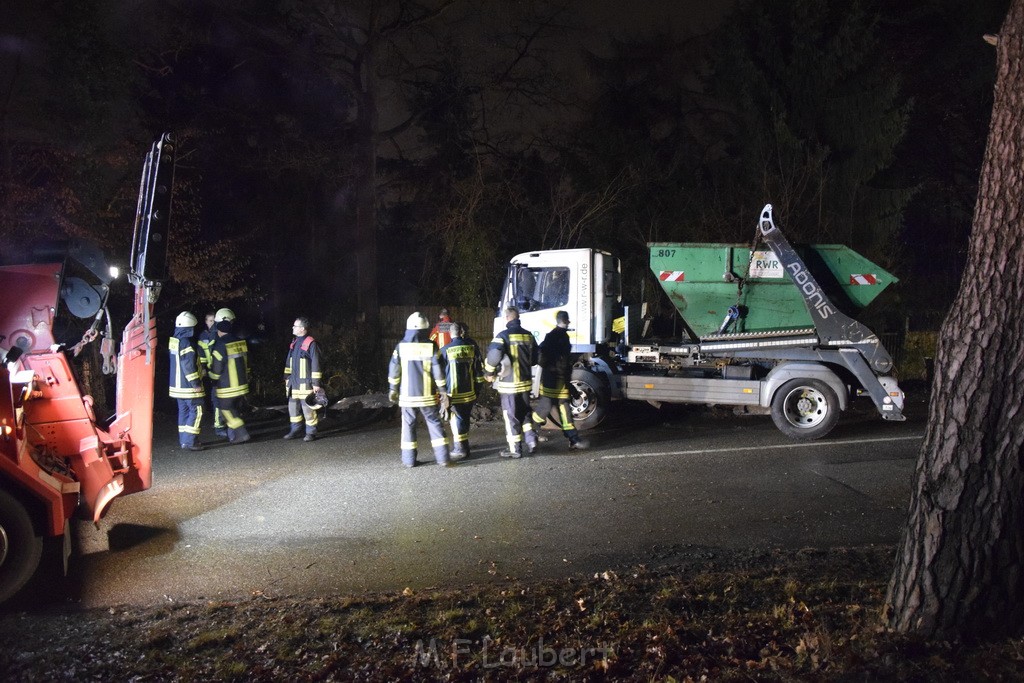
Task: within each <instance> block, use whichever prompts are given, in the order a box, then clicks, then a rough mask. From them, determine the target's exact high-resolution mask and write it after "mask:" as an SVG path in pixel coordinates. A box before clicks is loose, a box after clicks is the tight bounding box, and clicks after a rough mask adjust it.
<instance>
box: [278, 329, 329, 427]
mask: <svg viewBox="0 0 1024 683" xmlns="http://www.w3.org/2000/svg"><path fill="white" fill-rule="evenodd" d="M292 334H293V335H295V338H294V339H292V343H291V346H289V347H288V357H287V358H286V359H285V362H284V389H285V392H286V393H287V394H288V418H289V420H290V421H291V429H290V430H289V431H288V433H287V434H285V435H284V438H285V439H294V438H297V437H298V436H299V434H301V433H302V422H303V420H305V422H306V434H305V436H303V437H302V440H303V441H313V440H314V439H316V426H317V424H318V422H319V420H320V417H319V412H320V411H319V410H318V409H315V408H312V407H310V406H309V404H308V403H307V402H306V397H307V396H309V395H310V394H311V393H313V392H314V391H316V390H317V389H321V390H322V389H323V386H322V383H321V380H322V379H323V371H322V370H321V366H320V346H319V344H317V343H316V340H315V339H313V337H312V336H311V335H310V334H309V318H302V317H299V318H296V319H295V323H294V324H293V325H292Z"/></svg>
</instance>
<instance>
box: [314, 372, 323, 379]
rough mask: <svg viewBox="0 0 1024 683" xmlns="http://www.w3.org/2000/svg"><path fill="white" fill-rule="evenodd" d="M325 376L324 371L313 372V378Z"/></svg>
mask: <svg viewBox="0 0 1024 683" xmlns="http://www.w3.org/2000/svg"><path fill="white" fill-rule="evenodd" d="M323 376H324V373H322V372H314V373H313V379H322V378H323Z"/></svg>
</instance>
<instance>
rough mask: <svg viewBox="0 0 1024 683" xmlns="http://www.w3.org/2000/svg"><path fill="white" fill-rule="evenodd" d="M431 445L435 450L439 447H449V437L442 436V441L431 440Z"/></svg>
mask: <svg viewBox="0 0 1024 683" xmlns="http://www.w3.org/2000/svg"><path fill="white" fill-rule="evenodd" d="M430 445H431V447H433V448H437V447H438V446H447V445H448V437H446V436H442V437H441V438H440V439H431V440H430Z"/></svg>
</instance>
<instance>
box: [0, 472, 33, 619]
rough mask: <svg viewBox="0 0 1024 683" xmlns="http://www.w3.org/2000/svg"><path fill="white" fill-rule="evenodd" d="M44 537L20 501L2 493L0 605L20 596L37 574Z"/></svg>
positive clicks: (0, 516) (0, 510) (0, 519)
mask: <svg viewBox="0 0 1024 683" xmlns="http://www.w3.org/2000/svg"><path fill="white" fill-rule="evenodd" d="M42 552H43V537H42V536H39V535H38V534H36V530H35V529H34V528H33V526H32V519H31V518H30V517H29V515H28V511H27V510H26V509H25V506H24V505H22V504H21V502H20V501H18V499H17V498H15V497H14V496H12V495H11V494H9V493H7V492H6V491H0V602H4V601H5V600H7V599H8V598H10V597H11V596H12V595H14V594H15V593H17V592H18V591H19V590H20V589H21V587H22V586H24V585H25V584H26V583H28V580H29V579H30V578H32V575H33V574H35V571H36V568H37V567H38V566H39V558H40V556H41V555H42Z"/></svg>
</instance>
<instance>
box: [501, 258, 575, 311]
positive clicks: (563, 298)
mask: <svg viewBox="0 0 1024 683" xmlns="http://www.w3.org/2000/svg"><path fill="white" fill-rule="evenodd" d="M512 288H513V291H512V294H513V296H512V297H511V298H512V301H513V303H514V304H515V306H516V307H517V308H518V309H519V310H520V311H540V310H543V309H546V308H559V307H561V306H565V305H566V304H567V303H569V269H568V268H527V267H524V266H519V267H517V268H516V272H515V277H514V279H513V280H512Z"/></svg>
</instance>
